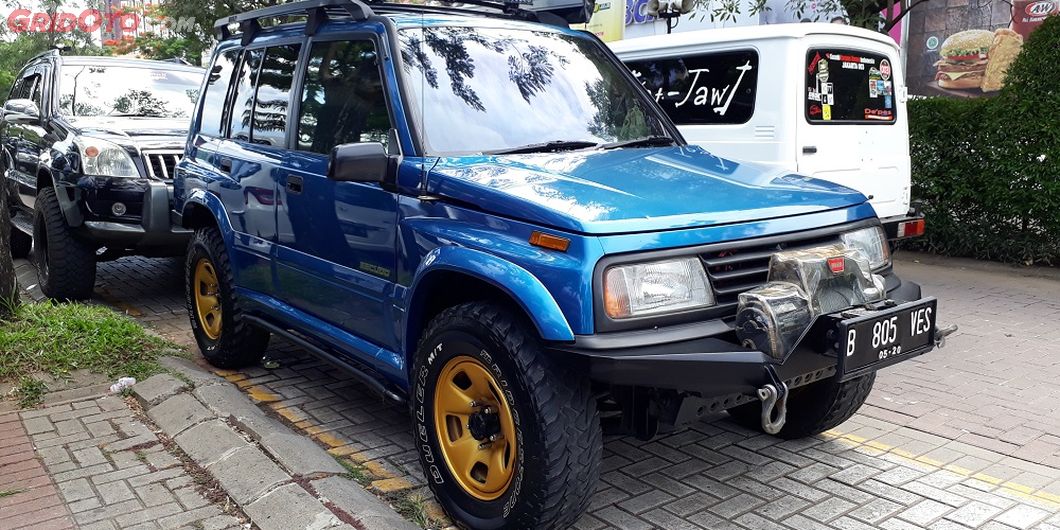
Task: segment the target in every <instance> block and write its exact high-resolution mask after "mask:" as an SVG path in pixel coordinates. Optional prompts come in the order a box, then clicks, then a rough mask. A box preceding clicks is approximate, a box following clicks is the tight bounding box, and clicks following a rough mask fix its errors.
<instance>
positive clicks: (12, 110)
mask: <svg viewBox="0 0 1060 530" xmlns="http://www.w3.org/2000/svg"><path fill="white" fill-rule="evenodd" d="M4 121H6V122H8V123H21V124H35V123H40V109H39V108H37V104H36V103H34V102H33V100H32V99H9V100H7V103H4Z"/></svg>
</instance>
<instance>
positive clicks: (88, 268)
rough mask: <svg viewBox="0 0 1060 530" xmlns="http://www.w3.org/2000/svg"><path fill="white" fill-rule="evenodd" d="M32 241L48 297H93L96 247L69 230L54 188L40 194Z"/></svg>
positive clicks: (41, 281)
mask: <svg viewBox="0 0 1060 530" xmlns="http://www.w3.org/2000/svg"><path fill="white" fill-rule="evenodd" d="M14 231H15V232H17V231H18V230H14ZM33 243H34V244H35V245H36V251H35V252H34V253H33V264H34V265H35V266H36V267H37V277H38V281H39V282H40V290H41V292H43V293H44V295H45V296H47V297H49V298H54V299H57V300H87V299H89V298H91V297H92V288H93V287H94V286H95V284H96V249H95V248H93V247H92V246H90V245H88V244H87V243H85V242H83V241H81V240H79V239H77V238H75V237H74V235H73V234H72V233H70V228H69V227H68V226H67V225H66V218H65V217H63V212H62V209H61V208H60V207H59V199H58V198H57V197H56V196H55V189H54V188H45V189H43V190H41V191H40V193H39V194H38V195H37V202H36V207H35V212H34V216H33Z"/></svg>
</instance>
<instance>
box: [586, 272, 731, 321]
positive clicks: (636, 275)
mask: <svg viewBox="0 0 1060 530" xmlns="http://www.w3.org/2000/svg"><path fill="white" fill-rule="evenodd" d="M712 305H714V293H713V291H711V289H710V281H709V280H708V279H707V273H706V271H704V270H703V264H702V263H700V261H699V258H695V257H689V258H680V259H669V260H663V261H652V262H645V263H633V264H628V265H616V266H614V267H611V268H609V269H607V271H606V272H604V309H605V310H606V311H607V316H609V317H611V318H612V319H614V320H620V319H624V318H632V317H642V316H650V315H661V314H667V313H677V312H680V311H686V310H689V309H701V308H704V307H709V306H712Z"/></svg>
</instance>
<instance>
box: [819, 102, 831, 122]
mask: <svg viewBox="0 0 1060 530" xmlns="http://www.w3.org/2000/svg"><path fill="white" fill-rule="evenodd" d="M821 119H822V120H824V121H829V120H831V119H832V106H831V105H822V106H821Z"/></svg>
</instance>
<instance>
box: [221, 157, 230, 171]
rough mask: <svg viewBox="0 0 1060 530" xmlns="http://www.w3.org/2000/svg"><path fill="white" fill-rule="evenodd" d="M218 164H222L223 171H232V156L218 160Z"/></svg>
mask: <svg viewBox="0 0 1060 530" xmlns="http://www.w3.org/2000/svg"><path fill="white" fill-rule="evenodd" d="M218 165H219V166H221V171H224V172H225V173H231V172H232V159H231V158H222V159H221V160H220V161H219V162H218Z"/></svg>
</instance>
